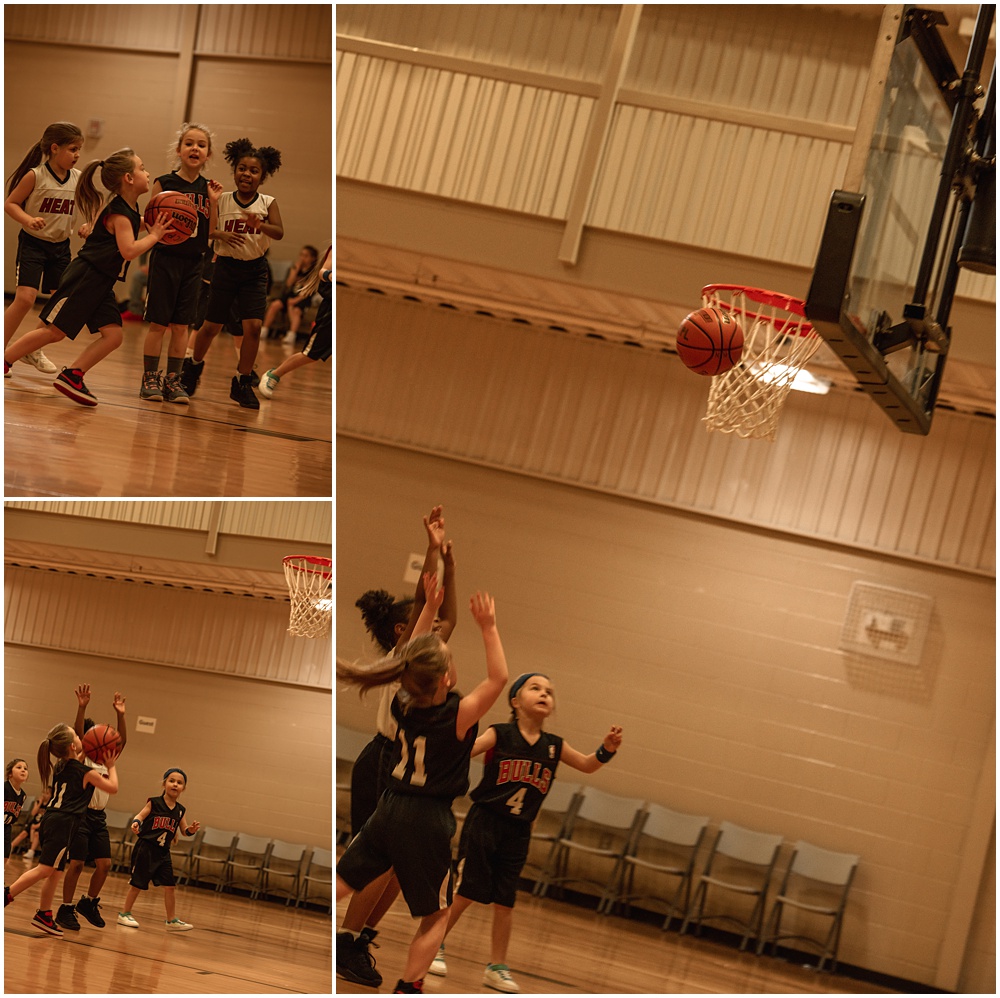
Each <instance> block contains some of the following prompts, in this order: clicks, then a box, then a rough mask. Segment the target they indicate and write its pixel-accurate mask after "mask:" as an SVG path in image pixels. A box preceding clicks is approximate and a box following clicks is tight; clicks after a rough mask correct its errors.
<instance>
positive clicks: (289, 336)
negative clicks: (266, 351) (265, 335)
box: [281, 331, 298, 347]
mask: <svg viewBox="0 0 1000 998" xmlns="http://www.w3.org/2000/svg"><path fill="white" fill-rule="evenodd" d="M297 337H298V333H293V332H291V331H289V332H287V333H285V336H284V339H283V340H282V341H281V342H282V343H284V344H285V345H286V346H290V347H293V346H295V340H296V338H297Z"/></svg>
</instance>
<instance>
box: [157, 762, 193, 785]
mask: <svg viewBox="0 0 1000 998" xmlns="http://www.w3.org/2000/svg"><path fill="white" fill-rule="evenodd" d="M171 773H180V774H181V776H183V777H184V782H185V783H187V781H188V774H187V773H185V772H184V770H183V769H178V768H177V767H176V766H171V767H170V769H168V770H167V771H166V772H165V773H164V774H163V778H164V779H166V778H167V777H168V776H169V775H170V774H171Z"/></svg>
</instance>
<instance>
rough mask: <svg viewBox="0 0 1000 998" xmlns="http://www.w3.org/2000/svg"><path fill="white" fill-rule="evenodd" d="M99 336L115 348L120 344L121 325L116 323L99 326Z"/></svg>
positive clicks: (121, 337) (121, 336) (121, 335)
mask: <svg viewBox="0 0 1000 998" xmlns="http://www.w3.org/2000/svg"><path fill="white" fill-rule="evenodd" d="M101 336H102V337H103V338H104V340H105V342H107V343H110V344H111V345H112V346H114V347H115V348H116V349H117V348H118V347H120V346H121V345H122V339H123V338H124V337H123V334H122V327H121V326H117V325H111V326H101Z"/></svg>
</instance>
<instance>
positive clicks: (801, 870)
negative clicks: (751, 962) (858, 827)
mask: <svg viewBox="0 0 1000 998" xmlns="http://www.w3.org/2000/svg"><path fill="white" fill-rule="evenodd" d="M859 862H861V857H860V856H855V855H853V854H851V853H846V852H830V851H829V850H827V849H820V848H819V847H818V846H814V845H810V844H809V843H808V842H803V841H802V840H801V839H800V840H799V841H798V842H796V843H795V851H794V852H793V853H792V860H791V862H790V863H789V864H788V869H787V870H785V876H784V878H783V880H782V882H781V887H780V888H779V890H778V894H777V896H776V897H775V899H774V905H773V907H772V908H771V915H770V917H769V918H768V921H767V930H766V931H765V932H764V934H763V935H762V936H761V940H760V944H759V945H758V947H757V953H758V955H760V954H761V953H763V952H764V947H765V946H766V945H767V944H768V943H770V944H771V955H772V956H773V955H774V953H775V951H776V949H777V944H778V942H779V941H780V940H782V939H800V940H802V941H803V942H808V943H811V944H812V945H813V946H815V947H817V948H818V949H819V950H820V961H819V966H818V967H817V968H816V969H817V970H820V971H821V970H822V969H823V965H824V964H825V963H826V961H827V960H829V961H830V969H831V971H836V969H837V950H838V949H839V948H840V928H841V925H842V923H843V920H844V909H845V907H846V906H847V894H848V892H849V891H850V889H851V883H852V882H853V880H854V872H855V870H857V868H858V863H859ZM785 905H789V906H791V907H792V908H796V909H798V910H800V911H804V912H809V913H810V915H814V916H818V917H821V918H829V919H830V920H831V921H830V929H829V931H828V932H827V934H826V937H825V938H824V939H816V938H814V937H812V936H808V935H805V934H803V933H796V932H784V933H783V932H782V931H781V918H782V915H783V914H784V910H785ZM807 917H808V916H807ZM796 927H797V925H796Z"/></svg>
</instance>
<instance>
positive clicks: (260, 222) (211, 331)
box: [181, 139, 285, 409]
mask: <svg viewBox="0 0 1000 998" xmlns="http://www.w3.org/2000/svg"><path fill="white" fill-rule="evenodd" d="M225 157H226V162H227V163H229V164H230V166H232V168H233V177H234V179H235V182H236V190H235V191H228V192H226V193H225V194H223V195H222V196H221V197H220V198H219V205H218V213H219V220H218V228H217V229H216V231H215V232H213V233H212V234H211V236H210V238H211V239H214V240H216V244H215V248H216V253H217V254H218V257H217V259H216V261H215V271H214V273H213V275H212V290H211V296H210V298H209V302H208V311H207V313H206V315H205V323H204V325H203V326H202V327H201V329H199V330H198V332H197V334H196V335H195V338H194V344H193V349H192V356H191V357H190V358H188V359H187V360H186V361H185V363H184V369H183V371H182V373H181V383H182V384H183V385H184V389H185V390H186V391H187V393H188V395H194V393H195V391H196V389H197V387H198V379H199V378H200V377H201V372H202V369H203V367H204V365H205V354H206V353H207V352H208V348H209V347H210V346H211V345H212V340H213V339H215V337H216V336H217V335H218V333H219V330H221V329H222V327H223V325H224V324H225V323H226V320H227V319H228V318H229V311H230V309H231V308H232V306H233V303H234V302H235V303H236V310H237V313H238V314H239V316H240V318H241V319H242V320H243V344H242V346H241V347H240V359H239V363H238V365H237V373H236V377H234V378H233V381H232V387H231V389H230V392H229V397H230V398H231V399H233V401H234V402H238V403H239V404H240V405H241V406H242V407H243V408H244V409H259V408H260V401H259V400H258V399H257V396H256V395H255V394H254V391H253V386H252V385H251V372H252V371H253V365H254V361H255V360H256V359H257V347H258V344H259V343H260V327H261V324H262V322H263V319H264V309H265V306H266V305H267V289H268V284H269V283H270V276H271V275H270V270H269V268H268V265H267V260H265V259H264V254H265V253H266V252H267V248H268V247H269V246H270V245H271V240H272V239H281V238H282V237H283V236H284V234H285V230H284V227H283V225H282V224H281V215H280V213H279V212H278V203H277V201H275V199H274V198H273V197H271V195H270V194H261V193H259V191H258V190H257V188H258V187H260V185H261V184H262V183H263V182H264V181H265V180H266V179H267V178H268V177H269V176H271V175H272V174H273V173H275V172H276V171H277V170H278V168H279V167H280V166H281V153H280V152H279V151H278V150H277V149H275V148H273V147H272V146H261V147H260V148H257V147H255V146H254V144H253V143H252V142H251V141H250V140H249V139H236V140H234V141H233V142H230V143H229V144H228V145H227V146H226V151H225Z"/></svg>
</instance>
